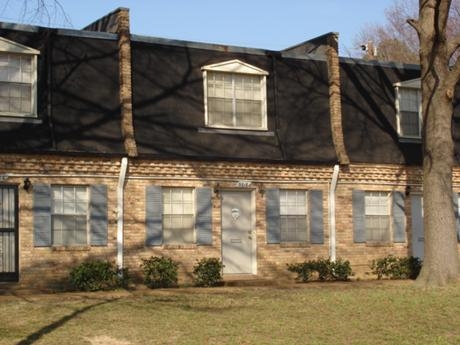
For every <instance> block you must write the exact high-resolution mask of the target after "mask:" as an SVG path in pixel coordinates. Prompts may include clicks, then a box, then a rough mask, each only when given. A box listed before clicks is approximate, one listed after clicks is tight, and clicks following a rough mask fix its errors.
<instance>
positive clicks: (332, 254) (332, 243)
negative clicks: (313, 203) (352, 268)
mask: <svg viewBox="0 0 460 345" xmlns="http://www.w3.org/2000/svg"><path fill="white" fill-rule="evenodd" d="M338 179H339V165H338V164H336V165H334V170H333V172H332V180H331V185H330V188H329V258H330V259H331V261H332V262H335V260H336V231H335V230H336V229H335V191H336V189H337V181H338Z"/></svg>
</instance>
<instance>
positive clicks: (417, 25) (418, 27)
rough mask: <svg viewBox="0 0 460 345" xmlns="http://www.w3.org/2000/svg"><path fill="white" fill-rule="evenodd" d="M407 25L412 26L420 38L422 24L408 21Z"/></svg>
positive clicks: (416, 21) (411, 20) (415, 20)
mask: <svg viewBox="0 0 460 345" xmlns="http://www.w3.org/2000/svg"><path fill="white" fill-rule="evenodd" d="M407 24H409V25H410V26H412V27H413V28H414V30H415V31H417V34H418V35H419V36H420V24H419V21H418V20H417V19H408V20H407Z"/></svg>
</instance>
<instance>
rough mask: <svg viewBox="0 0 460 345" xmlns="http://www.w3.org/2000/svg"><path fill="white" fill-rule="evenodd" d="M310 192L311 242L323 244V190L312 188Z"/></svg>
mask: <svg viewBox="0 0 460 345" xmlns="http://www.w3.org/2000/svg"><path fill="white" fill-rule="evenodd" d="M308 194H309V197H310V198H309V199H310V200H309V201H310V205H309V206H310V214H309V216H310V242H311V243H313V244H323V243H324V233H323V191H322V190H311V191H309V192H308Z"/></svg>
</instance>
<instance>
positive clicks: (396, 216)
mask: <svg viewBox="0 0 460 345" xmlns="http://www.w3.org/2000/svg"><path fill="white" fill-rule="evenodd" d="M392 194H393V204H392V209H393V242H395V243H404V242H406V222H405V220H406V216H405V213H404V194H403V193H402V192H397V191H395V192H393V193H392Z"/></svg>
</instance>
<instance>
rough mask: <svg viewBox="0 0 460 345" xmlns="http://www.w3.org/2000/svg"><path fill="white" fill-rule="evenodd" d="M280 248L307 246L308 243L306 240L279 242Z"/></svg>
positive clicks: (308, 245)
mask: <svg viewBox="0 0 460 345" xmlns="http://www.w3.org/2000/svg"><path fill="white" fill-rule="evenodd" d="M280 247H281V248H308V247H310V243H308V242H281V243H280Z"/></svg>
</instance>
